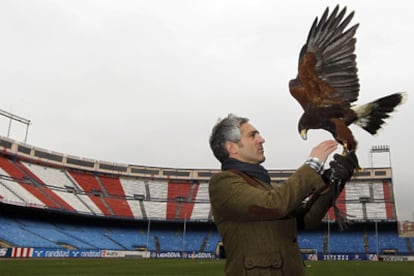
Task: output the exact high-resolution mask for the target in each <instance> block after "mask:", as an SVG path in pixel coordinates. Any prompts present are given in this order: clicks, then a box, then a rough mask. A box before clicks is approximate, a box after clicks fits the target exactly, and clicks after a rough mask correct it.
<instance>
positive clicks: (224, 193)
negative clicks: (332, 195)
mask: <svg viewBox="0 0 414 276" xmlns="http://www.w3.org/2000/svg"><path fill="white" fill-rule="evenodd" d="M323 187H325V183H324V182H323V180H322V178H321V177H320V175H319V174H317V173H316V172H315V170H313V169H312V168H310V167H309V166H308V165H303V166H302V167H300V168H299V169H298V170H297V171H296V172H295V173H294V174H293V175H292V176H291V177H289V178H288V179H287V180H286V182H284V183H283V184H281V185H278V186H277V187H273V188H270V189H261V188H258V187H253V186H251V185H250V184H248V183H247V182H246V180H245V179H244V178H243V177H241V176H239V175H236V174H234V173H232V172H227V171H223V172H220V173H218V174H216V175H214V176H213V177H212V178H211V180H210V184H209V194H210V202H211V205H212V209H213V214H215V219H216V214H219V216H220V217H221V218H223V219H230V220H240V221H243V220H246V221H248V220H263V219H278V218H283V217H286V216H287V215H288V214H291V213H292V211H293V210H295V209H297V208H298V207H300V206H301V204H302V200H303V199H304V198H305V197H306V195H308V194H310V193H312V192H313V191H315V190H318V189H321V188H323Z"/></svg>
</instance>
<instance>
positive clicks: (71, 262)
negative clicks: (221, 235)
mask: <svg viewBox="0 0 414 276" xmlns="http://www.w3.org/2000/svg"><path fill="white" fill-rule="evenodd" d="M306 265H307V267H306V275H309V276H312V275H315V276H316V275H317V276H325V275H326V276H342V275H344V276H349V275H352V276H358V275H361V276H371V275H372V276H374V275H375V276H378V275H392V276H414V263H413V262H369V261H360V262H359V261H320V262H306ZM223 269H224V261H222V260H188V259H186V260H181V259H53V260H51V259H14V260H11V259H3V260H0V275H1V276H3V275H100V276H102V275H180V276H185V275H195V276H197V275H200V276H202V275H206V276H207V275H208V276H211V275H223Z"/></svg>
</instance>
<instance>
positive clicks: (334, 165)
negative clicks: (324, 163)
mask: <svg viewBox="0 0 414 276" xmlns="http://www.w3.org/2000/svg"><path fill="white" fill-rule="evenodd" d="M333 158H334V160H332V161H331V162H330V163H329V165H330V169H331V179H332V178H333V179H336V180H339V181H341V182H342V183H343V184H345V182H348V181H349V179H351V177H352V175H353V174H354V171H355V169H356V168H359V164H358V158H357V157H356V155H355V152H354V151H351V152H349V153H348V154H347V155H345V156H343V155H339V154H335V155H334V157H333Z"/></svg>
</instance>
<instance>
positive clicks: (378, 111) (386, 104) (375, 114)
mask: <svg viewBox="0 0 414 276" xmlns="http://www.w3.org/2000/svg"><path fill="white" fill-rule="evenodd" d="M406 98H407V94H406V93H405V92H401V93H394V94H391V95H388V96H385V97H382V98H380V99H377V100H375V101H372V102H369V103H367V104H364V105H361V106H356V107H354V108H352V109H353V111H354V112H355V113H356V115H357V119H356V121H355V122H354V124H356V125H358V126H360V127H361V128H363V129H364V130H366V131H368V132H369V133H371V134H372V135H374V134H376V133H377V131H378V130H379V129H381V127H382V125H383V124H384V123H385V121H384V119H386V118H388V117H390V113H391V112H393V111H394V109H395V107H397V106H398V105H400V104H402V103H403V102H404V101H405V100H406Z"/></svg>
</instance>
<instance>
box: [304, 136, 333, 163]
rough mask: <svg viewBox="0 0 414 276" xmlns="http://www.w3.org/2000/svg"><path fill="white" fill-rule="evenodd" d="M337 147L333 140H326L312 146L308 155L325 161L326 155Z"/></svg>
mask: <svg viewBox="0 0 414 276" xmlns="http://www.w3.org/2000/svg"><path fill="white" fill-rule="evenodd" d="M337 147H338V143H337V142H336V141H335V140H326V141H323V142H322V143H320V144H319V145H317V146H316V147H314V148H313V149H312V151H311V153H310V155H309V156H310V157H313V158H317V159H319V160H320V162H322V163H325V161H326V159H327V158H328V156H329V155H330V154H331V153H332V152H334V151H335V150H336V149H337Z"/></svg>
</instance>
